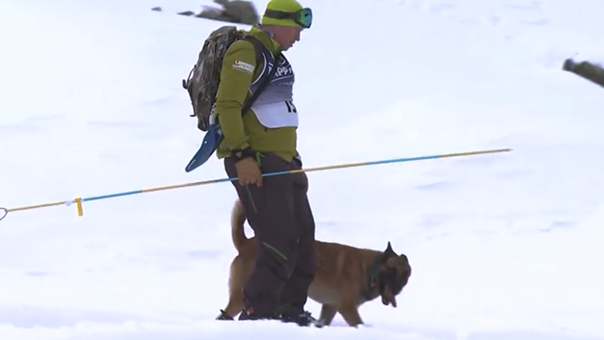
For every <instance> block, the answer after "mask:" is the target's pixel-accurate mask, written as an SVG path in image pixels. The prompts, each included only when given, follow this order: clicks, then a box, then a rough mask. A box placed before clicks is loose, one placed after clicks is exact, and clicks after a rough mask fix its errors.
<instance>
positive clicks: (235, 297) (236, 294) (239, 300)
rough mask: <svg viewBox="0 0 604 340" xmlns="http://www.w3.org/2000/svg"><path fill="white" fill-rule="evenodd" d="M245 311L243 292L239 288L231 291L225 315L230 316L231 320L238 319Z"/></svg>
mask: <svg viewBox="0 0 604 340" xmlns="http://www.w3.org/2000/svg"><path fill="white" fill-rule="evenodd" d="M242 310H243V291H242V290H241V289H240V288H239V287H237V288H235V287H233V289H229V303H228V304H227V306H226V308H225V309H224V312H223V314H226V315H228V316H230V317H231V318H234V317H236V316H237V315H239V313H241V311H242Z"/></svg>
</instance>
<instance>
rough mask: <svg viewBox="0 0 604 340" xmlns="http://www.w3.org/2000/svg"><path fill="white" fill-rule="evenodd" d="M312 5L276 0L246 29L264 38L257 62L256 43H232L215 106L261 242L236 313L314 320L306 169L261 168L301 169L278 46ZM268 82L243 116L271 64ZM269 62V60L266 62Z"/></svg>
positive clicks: (222, 150) (288, 71) (295, 34)
mask: <svg viewBox="0 0 604 340" xmlns="http://www.w3.org/2000/svg"><path fill="white" fill-rule="evenodd" d="M311 21H312V12H311V10H310V9H308V8H303V7H302V5H300V4H299V3H298V2H297V1H296V0H271V1H270V2H269V3H268V4H267V7H266V11H265V13H264V16H263V17H262V20H261V23H260V25H258V26H256V27H252V28H251V29H250V31H249V32H248V33H249V34H250V35H251V36H253V37H255V38H256V39H258V40H259V41H260V42H261V43H262V46H263V48H262V58H261V62H260V64H258V65H257V64H256V52H255V49H254V45H253V44H252V43H251V42H250V41H247V40H240V41H237V42H235V43H233V44H232V45H231V46H230V47H229V49H228V50H227V51H226V54H225V56H224V59H223V64H222V71H221V75H220V85H219V88H218V92H217V95H216V113H217V116H218V122H219V124H220V127H221V130H222V133H223V136H224V139H223V141H222V142H221V143H220V145H219V146H218V148H217V150H216V151H217V156H218V157H219V158H224V166H225V170H226V172H227V174H228V176H229V177H232V178H233V177H238V181H233V185H234V186H235V189H236V191H237V195H238V196H239V199H240V200H241V201H242V204H243V206H244V208H245V212H246V216H247V218H248V221H249V224H250V226H251V227H252V229H253V230H254V234H255V239H256V242H257V243H258V255H257V258H256V265H255V269H254V271H253V272H252V273H251V276H250V279H249V281H248V282H247V284H246V286H245V288H244V292H243V293H244V306H245V307H244V310H243V312H242V313H241V315H240V317H239V320H259V319H275V318H280V319H282V320H283V321H288V322H296V323H298V324H300V325H308V324H309V323H310V320H311V317H310V314H309V313H307V312H305V311H304V305H305V304H306V301H307V297H308V287H309V286H310V284H311V282H312V281H313V279H314V274H315V254H314V249H313V243H314V239H315V223H314V218H313V214H312V211H311V207H310V205H309V202H308V198H307V195H306V193H307V190H308V179H307V177H306V175H305V174H304V173H296V174H287V175H278V176H268V177H264V178H263V177H262V176H261V174H262V173H269V172H280V171H289V170H294V169H300V168H301V166H302V162H301V160H300V156H299V154H298V151H297V131H296V130H297V127H298V112H297V110H296V108H295V106H294V104H293V97H292V92H293V85H294V80H295V77H294V72H293V70H292V67H291V65H290V63H289V62H288V61H287V59H286V58H285V57H284V56H283V55H282V54H281V52H283V51H286V50H288V49H289V48H291V47H292V46H293V45H294V43H295V42H297V41H299V40H300V33H301V32H302V30H303V29H305V28H309V27H310V24H311ZM275 58H278V62H277V63H276V64H277V65H276V66H275V67H277V69H276V72H275V73H274V76H273V78H272V79H271V82H270V83H269V85H268V86H267V87H266V88H265V89H264V91H263V92H262V93H261V94H260V96H259V97H258V98H257V100H256V101H255V103H254V105H253V106H252V107H251V109H250V110H249V111H248V112H246V113H245V114H244V115H243V116H242V112H241V110H242V105H243V103H244V101H245V100H246V99H247V98H249V96H251V94H253V93H254V91H255V90H256V89H257V87H258V84H259V81H260V80H261V79H263V77H265V76H267V75H268V74H269V72H270V70H271V69H272V66H274V65H273V61H274V60H275ZM268 66H270V67H268Z"/></svg>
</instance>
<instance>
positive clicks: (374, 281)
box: [367, 255, 382, 291]
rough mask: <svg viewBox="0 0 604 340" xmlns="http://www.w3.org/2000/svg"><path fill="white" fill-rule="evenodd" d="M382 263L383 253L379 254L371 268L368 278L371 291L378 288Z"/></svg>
mask: <svg viewBox="0 0 604 340" xmlns="http://www.w3.org/2000/svg"><path fill="white" fill-rule="evenodd" d="M381 263H382V255H379V256H378V257H377V258H376V259H375V261H373V264H372V265H371V267H370V268H369V277H368V278H367V284H368V286H369V291H371V290H374V289H376V288H378V283H379V282H378V280H379V279H380V264H381Z"/></svg>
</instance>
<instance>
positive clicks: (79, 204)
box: [74, 197, 84, 216]
mask: <svg viewBox="0 0 604 340" xmlns="http://www.w3.org/2000/svg"><path fill="white" fill-rule="evenodd" d="M74 201H75V204H76V207H77V208H78V216H83V215H84V207H82V198H81V197H78V198H76V199H75V200H74Z"/></svg>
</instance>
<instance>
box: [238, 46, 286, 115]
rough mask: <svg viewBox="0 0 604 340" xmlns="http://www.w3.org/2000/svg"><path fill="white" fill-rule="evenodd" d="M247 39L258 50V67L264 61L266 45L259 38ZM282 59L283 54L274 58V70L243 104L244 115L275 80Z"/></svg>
mask: <svg viewBox="0 0 604 340" xmlns="http://www.w3.org/2000/svg"><path fill="white" fill-rule="evenodd" d="M245 39H246V40H248V41H249V42H251V43H252V45H254V48H255V50H256V65H260V62H261V60H262V51H263V50H264V49H265V47H264V44H262V42H261V41H260V40H258V38H256V37H253V36H250V35H248V36H246V37H245ZM280 57H281V53H279V54H278V55H277V56H276V57H274V58H273V59H274V60H273V68H272V69H271V71H270V72H269V74H268V75H266V76H265V77H264V78H263V79H262V80H260V83H259V84H258V88H257V89H256V92H254V93H253V94H252V96H251V97H250V98H249V99H248V100H247V101H246V102H245V103H243V107H242V108H241V114H242V115H243V114H245V112H246V111H247V110H249V108H251V107H252V105H253V104H254V102H255V101H256V99H258V96H260V93H262V91H263V90H264V89H265V88H266V86H267V85H268V84H269V83H270V81H271V79H272V78H273V75H274V74H275V71H276V70H277V64H278V63H279V59H280Z"/></svg>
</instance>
